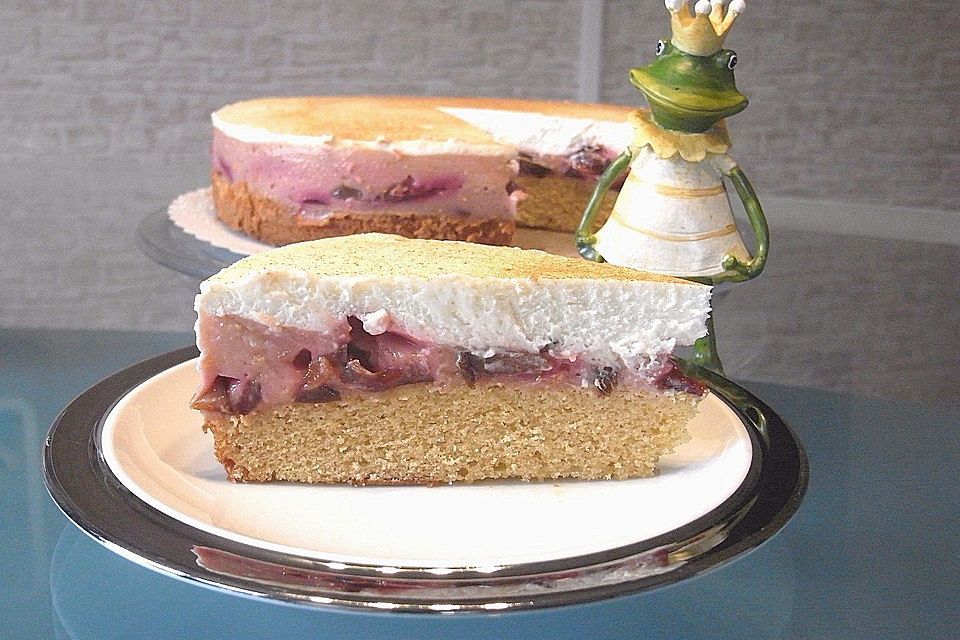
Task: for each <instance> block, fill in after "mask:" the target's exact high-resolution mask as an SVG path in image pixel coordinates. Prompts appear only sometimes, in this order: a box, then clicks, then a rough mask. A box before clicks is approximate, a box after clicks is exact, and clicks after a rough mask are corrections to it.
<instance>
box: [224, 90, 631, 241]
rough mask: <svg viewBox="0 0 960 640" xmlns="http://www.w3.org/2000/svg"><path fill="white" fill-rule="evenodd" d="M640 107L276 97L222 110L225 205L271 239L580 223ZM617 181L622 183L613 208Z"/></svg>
mask: <svg viewBox="0 0 960 640" xmlns="http://www.w3.org/2000/svg"><path fill="white" fill-rule="evenodd" d="M631 111H632V109H630V108H628V107H619V106H613V105H587V104H577V103H568V102H548V101H529V100H503V99H479V98H477V99H468V98H411V97H399V96H341V97H336V96H329V97H295V98H263V99H258V100H248V101H244V102H238V103H235V104H232V105H228V106H226V107H224V108H222V109H220V110H219V111H216V112H214V114H213V116H212V120H213V149H212V183H213V196H214V202H215V205H216V209H217V215H218V216H219V217H220V219H221V220H223V221H224V222H226V223H227V224H228V225H230V226H231V227H234V228H236V229H239V230H241V231H244V232H245V233H247V234H249V235H252V236H254V237H256V238H258V239H260V240H263V241H265V242H268V243H271V244H277V245H279V244H287V243H291V242H299V241H302V240H308V239H316V238H323V237H330V236H340V235H347V234H351V233H360V232H366V231H377V232H389V233H395V234H400V235H403V236H407V237H419V238H436V239H446V240H468V241H472V242H482V243H487V244H504V243H507V242H509V241H510V239H511V237H512V234H513V229H514V227H515V225H516V224H520V225H522V226H526V227H535V228H542V229H554V230H559V231H573V229H574V228H575V227H576V226H577V223H578V222H579V220H580V215H581V213H582V211H583V208H584V206H585V205H586V201H587V198H588V197H589V195H590V193H591V191H592V189H593V185H594V183H595V182H596V179H597V177H598V176H599V175H600V173H602V172H603V170H604V169H605V168H606V167H607V166H608V165H609V163H610V162H611V161H612V160H613V159H614V158H615V157H616V156H617V155H619V153H620V152H621V151H622V149H623V145H624V144H626V141H629V140H631V139H632V133H631V131H632V129H631V127H630V124H629V123H628V122H627V118H628V116H629V114H630V113H631ZM614 199H615V194H612V195H611V196H610V201H609V202H608V203H607V207H606V208H607V209H608V210H609V208H610V207H611V206H612V203H613V200H614Z"/></svg>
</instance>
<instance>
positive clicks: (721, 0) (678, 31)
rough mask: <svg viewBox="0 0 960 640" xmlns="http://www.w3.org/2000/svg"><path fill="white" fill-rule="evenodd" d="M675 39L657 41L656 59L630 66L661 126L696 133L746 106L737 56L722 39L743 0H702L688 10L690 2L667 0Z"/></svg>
mask: <svg viewBox="0 0 960 640" xmlns="http://www.w3.org/2000/svg"><path fill="white" fill-rule="evenodd" d="M666 5H667V9H668V10H670V13H671V15H672V26H673V38H672V39H671V40H661V41H660V42H659V43H657V59H656V60H654V61H653V62H652V63H650V64H649V65H647V66H645V67H637V68H635V69H631V70H630V81H631V82H632V83H633V85H634V86H635V87H636V88H637V89H639V90H640V91H642V92H643V94H644V95H645V96H646V98H647V102H649V103H650V111H651V113H652V114H653V119H654V121H656V123H657V124H658V125H660V126H661V127H663V128H665V129H673V130H675V131H685V132H689V133H698V132H701V131H706V130H707V129H709V128H710V127H712V126H713V125H714V124H715V123H716V122H717V121H718V120H722V119H723V118H727V117H729V116H732V115H734V114H737V113H740V112H741V111H743V110H744V109H746V108H747V98H746V97H745V96H744V95H743V94H741V93H740V92H739V91H737V85H736V82H735V81H734V78H733V69H734V67H736V66H737V55H736V54H735V53H734V52H733V51H730V50H728V49H724V48H723V40H724V38H725V37H726V34H727V31H729V29H730V27H731V26H732V25H733V21H734V20H735V19H736V16H737V15H739V14H740V13H741V12H742V11H743V8H744V2H743V0H730V2H729V3H728V2H726V0H712V2H711V1H710V0H700V1H699V2H697V3H696V6H695V7H694V11H693V12H691V11H690V7H689V6H688V2H687V0H666Z"/></svg>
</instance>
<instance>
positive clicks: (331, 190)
mask: <svg viewBox="0 0 960 640" xmlns="http://www.w3.org/2000/svg"><path fill="white" fill-rule="evenodd" d="M212 153H213V169H214V171H215V172H217V173H219V174H220V175H221V176H222V177H223V178H224V179H226V180H228V181H230V182H244V183H246V185H247V188H248V189H250V190H251V191H254V192H256V193H258V194H260V195H263V196H266V197H269V198H271V199H274V200H277V201H280V202H282V203H285V204H290V205H292V206H294V207H296V208H297V209H298V211H299V215H301V216H302V217H303V218H305V219H309V218H311V217H313V218H323V217H325V216H328V215H330V214H331V213H334V212H340V213H349V212H375V211H377V210H383V209H387V208H389V209H390V210H391V211H394V212H396V211H405V212H414V213H415V212H423V213H429V214H450V215H455V216H471V217H475V218H501V219H510V218H512V217H513V216H514V213H515V210H516V199H517V198H518V197H520V194H519V193H516V194H512V193H511V189H510V186H509V185H511V180H512V179H513V178H514V176H516V174H517V165H516V163H515V162H513V161H511V160H509V159H508V158H505V157H504V156H497V155H489V156H484V155H471V156H466V155H459V154H437V155H409V154H401V153H398V152H395V151H391V150H389V148H384V149H378V148H368V147H334V146H329V147H328V146H324V145H315V146H297V145H294V144H278V143H266V142H244V141H241V140H237V139H236V138H231V137H230V136H227V135H225V134H224V133H223V132H221V131H219V130H218V129H214V132H213V148H212Z"/></svg>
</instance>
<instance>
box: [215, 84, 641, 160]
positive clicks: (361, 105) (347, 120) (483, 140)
mask: <svg viewBox="0 0 960 640" xmlns="http://www.w3.org/2000/svg"><path fill="white" fill-rule="evenodd" d="M443 107H447V108H462V109H492V110H499V111H516V112H530V113H541V114H544V115H548V116H556V117H567V118H583V119H591V120H599V121H611V122H625V121H626V120H627V118H628V117H629V116H630V114H631V113H632V112H633V111H634V110H635V109H634V108H631V107H622V106H617V105H604V104H582V103H575V102H556V101H547V100H514V99H503V98H456V97H450V98H432V97H431V98H419V97H405V96H300V97H271V98H259V99H255V100H245V101H243V102H236V103H233V104H230V105H227V106H225V107H223V108H222V109H220V110H219V111H217V112H216V113H215V114H214V115H215V118H216V119H218V120H219V121H221V122H224V123H229V124H235V125H243V126H247V127H254V128H256V129H263V130H265V131H269V132H271V133H275V134H280V135H290V136H308V137H322V136H331V137H332V139H334V140H336V139H342V140H351V141H355V142H376V141H377V140H386V141H388V142H398V141H415V140H423V141H432V142H446V141H448V140H451V139H455V140H457V141H458V142H461V143H463V144H464V145H477V146H497V145H499V143H497V142H496V140H495V139H494V138H493V136H491V135H490V134H489V133H486V132H484V131H482V130H481V129H479V128H477V127H475V126H473V125H470V124H468V123H466V122H464V121H463V120H460V119H459V118H456V117H454V116H452V115H450V114H447V113H444V112H443V111H442V110H441V109H442V108H443ZM500 146H502V147H503V152H504V154H505V155H512V154H513V153H514V151H513V147H512V146H510V145H500Z"/></svg>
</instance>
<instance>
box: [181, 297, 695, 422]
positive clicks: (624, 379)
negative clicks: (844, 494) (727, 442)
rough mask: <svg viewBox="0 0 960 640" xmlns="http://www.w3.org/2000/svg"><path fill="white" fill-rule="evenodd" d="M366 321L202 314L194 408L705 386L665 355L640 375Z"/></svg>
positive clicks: (232, 409)
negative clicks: (463, 390)
mask: <svg viewBox="0 0 960 640" xmlns="http://www.w3.org/2000/svg"><path fill="white" fill-rule="evenodd" d="M368 328H369V329H371V330H375V329H376V330H379V329H381V328H382V327H368ZM368 328H365V326H364V322H363V321H362V320H360V319H359V318H355V317H350V318H347V319H345V320H344V321H343V322H341V323H336V324H335V325H334V326H333V327H332V329H331V330H330V331H328V332H324V333H321V332H313V331H304V330H301V329H294V328H290V327H281V328H277V329H271V328H270V327H267V326H266V325H262V324H260V323H257V322H254V321H251V320H247V319H244V318H239V317H235V316H227V317H223V318H221V317H215V316H210V315H205V314H201V316H200V321H199V325H198V330H199V332H198V344H199V346H200V350H201V354H202V355H201V358H200V364H199V365H198V368H199V371H200V375H201V384H200V387H199V389H198V390H197V393H196V394H195V396H194V398H193V402H192V406H193V407H194V408H195V409H200V410H202V411H210V412H218V413H222V414H234V415H237V414H239V415H246V414H249V413H253V412H255V411H257V410H259V409H263V408H266V407H270V406H273V405H277V404H281V403H286V402H305V403H322V402H332V401H336V400H341V399H344V398H346V397H349V396H350V395H356V394H369V393H377V392H381V391H386V390H388V389H392V388H395V387H399V386H402V385H406V384H414V383H423V382H432V383H435V384H440V385H460V384H463V385H475V384H477V383H481V382H488V381H503V382H508V383H509V382H512V383H516V384H567V385H574V386H576V387H578V388H590V389H592V390H593V392H595V393H599V394H601V395H610V394H611V393H612V392H613V391H614V389H616V388H617V387H618V386H619V385H627V386H630V387H634V388H636V387H642V388H648V389H655V390H658V391H666V390H675V391H682V392H685V393H692V394H695V395H702V394H703V393H704V392H705V389H704V387H703V386H702V385H701V384H700V383H699V382H697V381H696V380H693V379H692V378H689V377H687V376H686V375H684V374H683V373H682V372H681V371H680V369H679V368H678V367H677V366H676V365H675V364H674V363H673V361H672V360H670V359H669V357H662V358H659V359H657V360H655V361H653V362H652V363H650V366H648V367H646V368H645V369H644V372H643V374H642V375H641V374H639V373H637V372H635V371H632V370H628V369H625V368H624V367H622V366H620V367H614V366H606V367H600V366H597V365H596V364H592V363H588V362H584V361H581V360H579V359H577V358H568V357H558V356H556V355H553V354H552V353H551V350H550V348H549V347H544V348H543V349H541V350H540V351H539V352H538V353H530V352H525V351H509V350H493V349H491V350H487V351H485V352H483V353H478V352H475V351H470V350H466V349H461V348H457V347H452V346H444V345H438V344H433V343H429V342H425V341H422V340H417V339H414V338H412V337H410V336H408V335H406V334H405V333H403V332H401V331H396V330H392V329H388V330H386V331H382V332H380V333H371V331H369V330H368Z"/></svg>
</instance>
